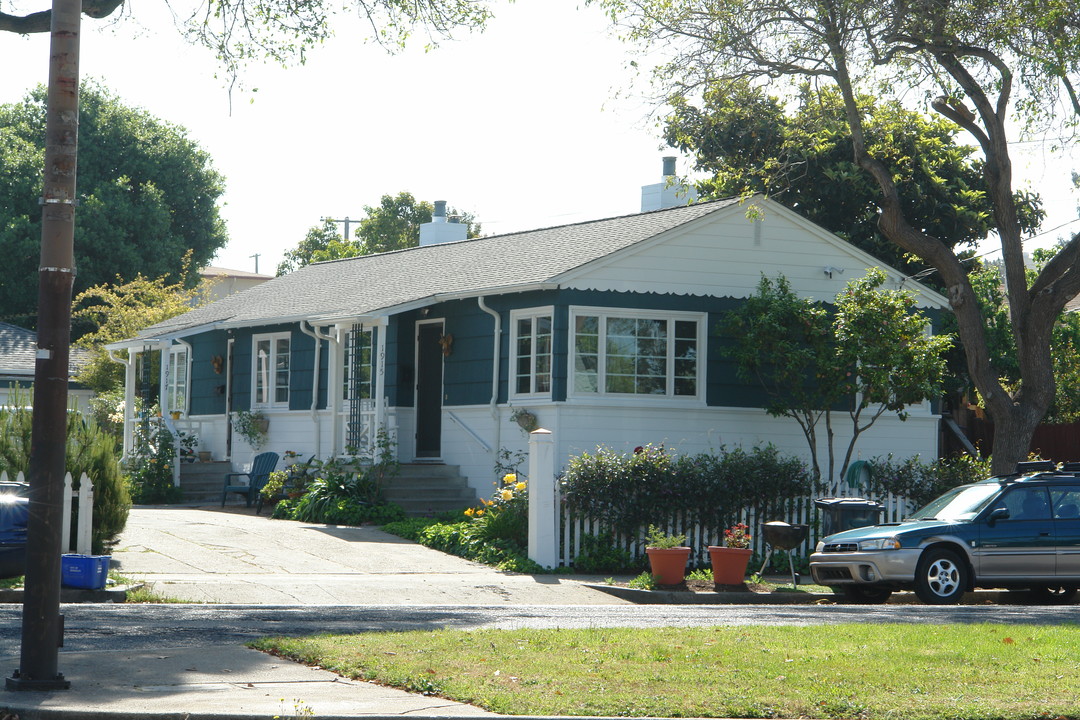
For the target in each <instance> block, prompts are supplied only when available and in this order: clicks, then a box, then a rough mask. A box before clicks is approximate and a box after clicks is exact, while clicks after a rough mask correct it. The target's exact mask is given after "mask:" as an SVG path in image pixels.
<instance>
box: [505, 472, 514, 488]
mask: <svg viewBox="0 0 1080 720" xmlns="http://www.w3.org/2000/svg"><path fill="white" fill-rule="evenodd" d="M515 482H517V475H515V474H514V473H506V474H505V475H503V485H513V484H514V483H515Z"/></svg>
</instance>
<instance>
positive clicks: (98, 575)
mask: <svg viewBox="0 0 1080 720" xmlns="http://www.w3.org/2000/svg"><path fill="white" fill-rule="evenodd" d="M60 559H61V567H60V581H61V584H62V585H63V586H64V587H73V588H83V589H86V590H101V589H102V588H104V587H105V583H106V581H107V580H108V577H109V559H110V556H108V555H78V554H75V553H67V554H64V555H61V556H60Z"/></svg>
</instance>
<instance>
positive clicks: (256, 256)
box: [248, 253, 261, 275]
mask: <svg viewBox="0 0 1080 720" xmlns="http://www.w3.org/2000/svg"><path fill="white" fill-rule="evenodd" d="M260 254H261V253H255V254H254V255H248V257H249V258H255V274H256V275H258V274H259V255H260Z"/></svg>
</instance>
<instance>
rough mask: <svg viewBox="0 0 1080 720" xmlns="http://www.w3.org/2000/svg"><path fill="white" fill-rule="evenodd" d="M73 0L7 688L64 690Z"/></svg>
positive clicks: (76, 8) (50, 132) (46, 234)
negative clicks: (14, 660)
mask: <svg viewBox="0 0 1080 720" xmlns="http://www.w3.org/2000/svg"><path fill="white" fill-rule="evenodd" d="M80 10H81V7H80V2H79V0H54V1H53V11H52V42H51V46H50V64H49V100H48V110H47V119H46V128H45V136H46V137H45V177H44V190H43V193H42V210H41V264H40V268H39V273H40V276H39V291H38V345H37V347H38V349H37V363H36V366H35V369H34V416H33V421H32V426H31V428H32V429H31V433H32V434H31V443H30V445H31V449H30V465H29V473H28V475H29V481H30V508H31V509H30V518H29V523H28V527H27V553H26V556H27V557H26V562H27V568H26V589H25V591H24V599H23V618H22V620H23V622H22V655H21V658H20V660H21V662H20V666H19V670H17V671H16V673H15V675H14V676H13V677H11V678H9V679H8V683H7V686H8V688H9V689H14V690H23V689H34V690H43V689H63V688H67V687H68V686H69V683H68V682H67V681H66V680H64V676H63V674H61V673H59V672H57V657H58V653H59V646H60V644H61V643H62V640H63V625H62V623H61V620H60V554H61V552H64V551H65V550H66V548H61V547H60V538H61V532H62V523H63V522H64V521H65V520H67V518H64V517H63V489H64V468H65V462H64V461H65V448H66V440H67V391H68V355H69V347H70V338H71V288H72V283H73V280H74V275H75V268H74V234H75V198H76V195H75V169H76V157H77V153H78V136H79V23H80Z"/></svg>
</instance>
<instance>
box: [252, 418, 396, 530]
mask: <svg viewBox="0 0 1080 720" xmlns="http://www.w3.org/2000/svg"><path fill="white" fill-rule="evenodd" d="M398 472H399V465H398V462H397V459H396V457H395V456H394V448H393V442H392V441H391V440H390V439H389V438H388V436H387V435H386V434H385V432H383V431H380V432H379V439H378V449H377V454H376V457H375V458H374V462H373V463H372V464H370V465H366V466H365V464H364V463H363V462H362V461H361V460H360V459H359V458H357V457H352V458H349V459H344V460H342V459H338V458H331V459H329V460H316V459H310V460H308V461H307V462H306V463H296V464H294V465H293V466H292V467H290V468H289V470H288V471H287V474H285V473H272V474H271V479H272V480H274V481H275V482H276V483H278V482H279V483H281V484H280V485H278V488H279V489H280V487H281V486H283V485H284V484H285V483H290V487H294V488H295V489H297V490H303V492H304V494H303V496H302V497H300V498H298V499H296V500H283V501H281V502H279V503H278V504H277V505H276V506H275V507H274V512H273V513H272V514H271V517H273V518H278V519H287V520H299V521H301V522H312V523H327V524H329V525H363V524H364V523H377V524H380V525H381V524H385V523H390V522H394V521H397V520H401V519H403V518H404V517H405V511H404V510H402V509H401V507H399V506H397V505H394V504H393V503H387V502H385V501H384V500H383V496H382V488H383V484H384V483H385V482H386V480H387V479H388V478H390V477H393V476H394V475H396V474H397V473H398Z"/></svg>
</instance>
